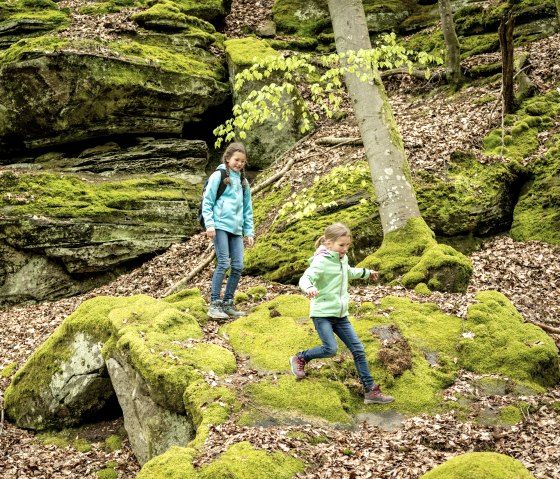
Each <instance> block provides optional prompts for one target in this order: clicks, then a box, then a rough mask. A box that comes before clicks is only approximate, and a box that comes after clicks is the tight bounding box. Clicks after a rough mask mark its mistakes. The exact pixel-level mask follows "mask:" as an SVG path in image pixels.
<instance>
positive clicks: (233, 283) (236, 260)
mask: <svg viewBox="0 0 560 479" xmlns="http://www.w3.org/2000/svg"><path fill="white" fill-rule="evenodd" d="M228 247H229V255H230V258H231V271H230V272H229V276H228V279H227V282H226V289H225V291H224V301H229V300H232V299H233V295H234V294H235V290H236V289H237V285H238V284H239V280H240V279H241V272H242V271H243V253H244V248H243V236H241V235H233V234H231V233H228Z"/></svg>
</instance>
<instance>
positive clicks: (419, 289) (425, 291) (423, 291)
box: [414, 283, 432, 296]
mask: <svg viewBox="0 0 560 479" xmlns="http://www.w3.org/2000/svg"><path fill="white" fill-rule="evenodd" d="M414 292H415V293H417V294H420V295H425V296H429V295H430V294H432V292H431V290H430V288H428V285H427V284H426V283H418V284H417V285H416V286H415V287H414Z"/></svg>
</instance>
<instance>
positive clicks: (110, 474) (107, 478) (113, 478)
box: [97, 467, 119, 479]
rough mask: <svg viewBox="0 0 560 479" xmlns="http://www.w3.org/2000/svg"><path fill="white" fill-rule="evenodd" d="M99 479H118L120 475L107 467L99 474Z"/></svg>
mask: <svg viewBox="0 0 560 479" xmlns="http://www.w3.org/2000/svg"><path fill="white" fill-rule="evenodd" d="M97 477H98V479H118V477H119V473H118V472H117V471H116V470H115V469H114V468H112V467H106V468H105V469H101V470H100V471H98V472H97Z"/></svg>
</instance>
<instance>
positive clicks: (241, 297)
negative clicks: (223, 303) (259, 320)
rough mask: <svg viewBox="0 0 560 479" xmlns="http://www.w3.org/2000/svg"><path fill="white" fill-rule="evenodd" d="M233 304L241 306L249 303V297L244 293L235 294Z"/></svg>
mask: <svg viewBox="0 0 560 479" xmlns="http://www.w3.org/2000/svg"><path fill="white" fill-rule="evenodd" d="M233 300H234V302H235V304H242V303H246V302H247V301H249V295H248V294H246V293H241V292H240V293H235V297H234V298H233Z"/></svg>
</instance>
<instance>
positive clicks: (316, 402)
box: [245, 350, 352, 424]
mask: <svg viewBox="0 0 560 479" xmlns="http://www.w3.org/2000/svg"><path fill="white" fill-rule="evenodd" d="M294 352H295V350H294ZM288 357H289V356H286V357H284V363H285V364H286V365H287V364H288V362H287V359H288ZM245 391H246V394H247V395H248V397H249V398H251V400H252V401H254V403H255V404H258V405H259V409H257V411H256V416H257V418H258V416H259V414H261V413H262V412H263V409H262V408H269V409H270V410H272V411H274V413H273V416H274V417H276V418H277V419H278V418H281V417H283V416H284V417H285V418H292V419H294V418H296V417H297V418H301V417H307V418H308V419H311V420H315V421H319V422H322V421H329V422H333V423H341V424H350V423H351V422H352V418H351V416H350V415H349V414H348V408H349V404H350V402H351V397H350V395H349V393H348V391H347V390H346V389H345V388H344V387H343V386H342V385H341V384H340V383H338V382H331V381H328V380H325V379H321V378H318V379H307V380H305V381H297V380H296V379H295V378H294V377H292V376H283V377H280V378H278V380H270V381H266V380H265V381H261V382H259V383H256V384H251V385H249V386H247V387H246V389H245ZM245 420H249V421H250V419H247V418H246V419H245ZM288 420H289V419H288Z"/></svg>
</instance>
